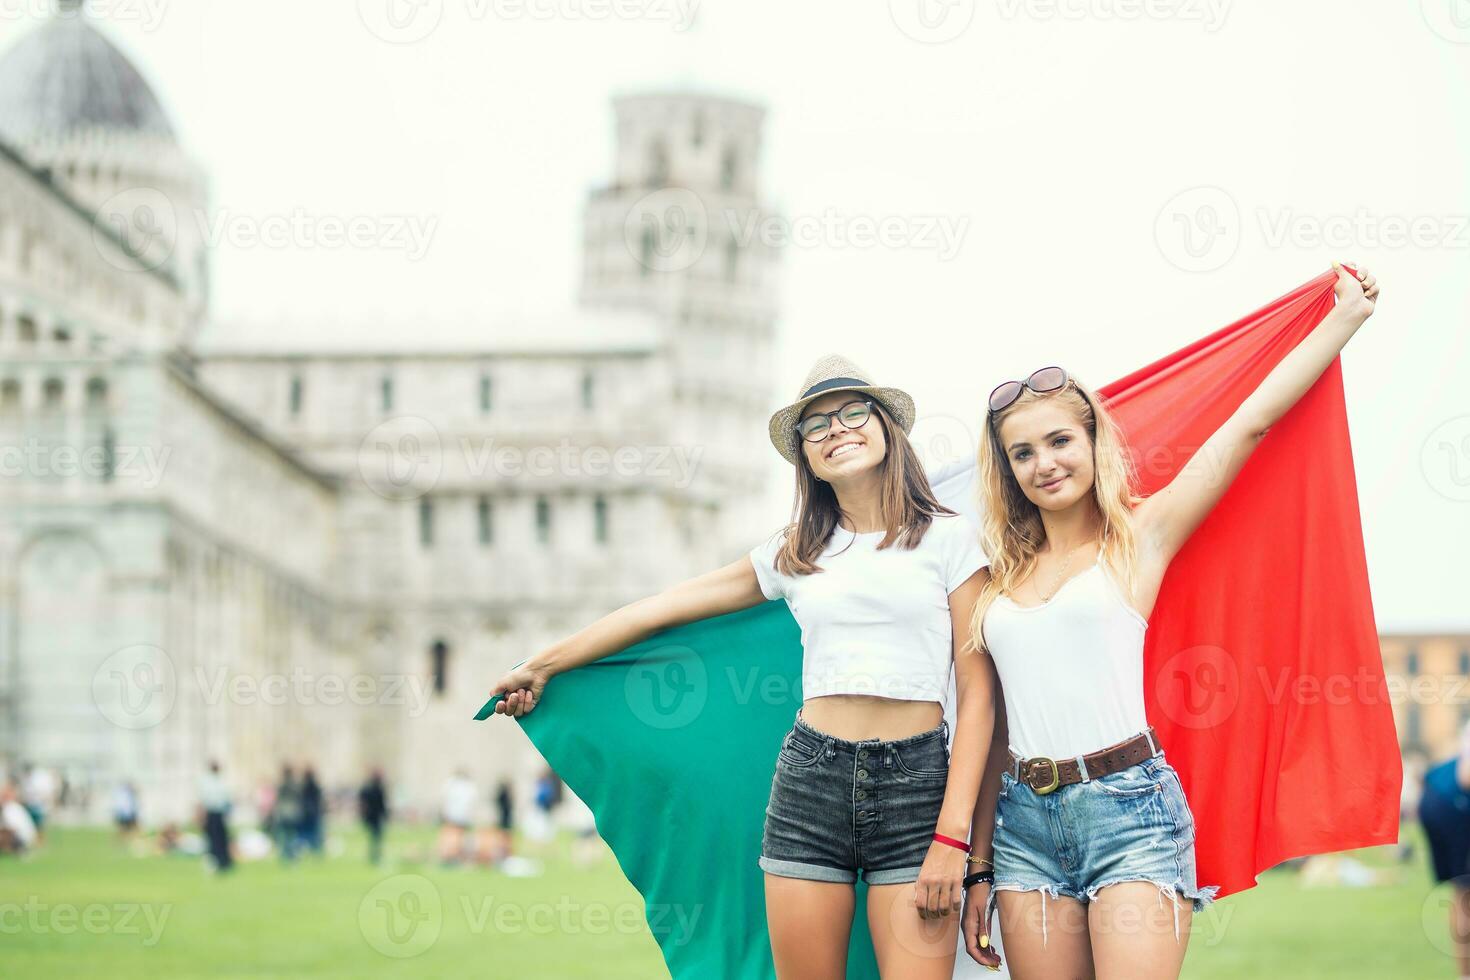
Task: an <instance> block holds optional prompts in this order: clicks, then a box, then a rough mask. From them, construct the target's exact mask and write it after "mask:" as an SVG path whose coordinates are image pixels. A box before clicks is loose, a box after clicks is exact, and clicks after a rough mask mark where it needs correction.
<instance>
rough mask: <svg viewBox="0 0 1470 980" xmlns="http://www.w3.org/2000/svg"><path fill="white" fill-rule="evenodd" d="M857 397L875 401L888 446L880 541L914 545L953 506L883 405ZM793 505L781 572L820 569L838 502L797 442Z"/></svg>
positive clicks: (780, 561) (781, 552)
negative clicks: (883, 531) (934, 485)
mask: <svg viewBox="0 0 1470 980" xmlns="http://www.w3.org/2000/svg"><path fill="white" fill-rule="evenodd" d="M859 397H863V398H866V399H868V400H869V401H871V402H872V403H873V419H876V420H877V422H878V424H879V425H880V426H882V428H883V441H884V443H885V444H886V446H887V449H886V450H885V451H884V453H883V461H882V462H881V463H879V464H878V465H879V467H881V484H882V490H881V491H880V497H879V507H880V509H881V510H882V514H883V526H884V527H885V528H886V530H887V533H886V534H884V535H883V540H882V541H881V542H879V544H878V547H879V548H880V549H881V548H887V547H888V546H890V545H892V544H897V545H898V546H899V547H901V548H905V549H913V548H917V547H918V546H919V542H921V541H923V540H924V535H925V534H926V533H927V532H928V530H929V525H930V524H931V523H932V522H933V519H934V518H935V517H937V516H939V515H941V514H954V513H955V512H954V511H952V510H950V509H949V508H948V507H946V506H944V505H943V504H941V503H940V502H939V499H938V498H937V497H935V496H934V490H933V489H932V488H931V487H930V486H929V476H928V474H927V473H925V472H924V465H923V463H922V462H921V461H920V460H919V456H918V453H917V452H915V450H914V446H913V443H911V442H909V438H908V434H907V433H905V432H904V431H903V429H902V428H900V427H899V426H898V424H897V423H896V422H894V420H893V416H892V415H890V414H889V413H888V408H887V406H885V405H884V404H883V403H882V402H881V401H879V400H878V399H877V398H874V397H873V396H872V395H863V394H861V393H860V395H859ZM870 421H871V420H870ZM791 509H792V517H793V520H792V522H791V523H790V524H789V525H787V526H786V527H785V528H784V529H783V531H785V532H786V540H785V543H784V544H783V545H782V547H781V549H780V550H779V551H778V552H777V553H776V561H775V565H776V569H777V570H778V571H779V572H781V574H783V575H810V574H812V573H813V572H820V571H821V570H822V568H821V566H820V565H818V564H817V558H818V557H820V556H821V554H822V551H823V550H824V549H825V548H826V547H827V542H828V540H829V539H830V538H831V537H832V532H833V531H834V530H836V528H837V526H838V519H839V518H840V517H841V516H842V508H841V507H840V506H839V504H838V501H837V492H836V491H835V490H833V489H832V484H830V483H827V482H826V481H824V480H821V479H818V478H817V475H816V474H815V473H813V472H812V468H811V464H810V463H809V462H808V461H807V458H806V453H805V452H804V451H803V450H802V448H801V447H800V446H798V447H797V452H796V495H795V498H794V499H793V501H792V508H791Z"/></svg>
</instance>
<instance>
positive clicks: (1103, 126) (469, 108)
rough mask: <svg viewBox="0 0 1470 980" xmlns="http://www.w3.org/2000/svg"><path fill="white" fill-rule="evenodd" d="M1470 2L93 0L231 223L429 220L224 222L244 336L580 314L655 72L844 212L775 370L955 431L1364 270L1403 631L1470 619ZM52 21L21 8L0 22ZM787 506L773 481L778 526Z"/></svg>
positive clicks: (814, 248) (29, 0)
mask: <svg viewBox="0 0 1470 980" xmlns="http://www.w3.org/2000/svg"><path fill="white" fill-rule="evenodd" d="M1456 2H1457V0H1423V2H1422V3H1420V2H1418V0H1404V2H1399V3H1393V4H1385V3H1381V2H1376V3H1375V2H1369V0H1357V2H1332V3H1329V2H1326V0H1309V2H1306V0H1295V2H1292V3H1290V4H1286V3H1270V2H1266V0H1250V2H1246V0H1238V2H1229V0H1147V2H1145V0H1052V2H1046V0H986V2H978V3H977V2H970V0H947V2H941V0H922V2H921V0H892V2H884V0H875V2H872V3H866V4H853V5H838V4H793V3H790V2H768V0H709V2H705V3H702V4H697V5H692V0H666V2H665V0H637V2H636V3H635V2H633V0H617V3H616V4H615V3H613V2H612V0H583V2H582V3H577V2H574V0H521V2H515V3H512V2H511V0H502V2H500V3H499V4H493V3H491V2H490V0H416V2H413V0H359V2H353V0H346V2H339V3H331V4H316V3H312V4H304V3H299V2H297V3H285V2H279V0H257V2H253V3H249V4H244V3H226V2H213V0H210V2H205V0H191V2H189V3H187V4H186V3H182V2H177V0H175V2H171V3H170V2H162V0H113V2H112V3H110V4H108V5H106V6H99V7H98V12H99V13H101V14H102V15H103V16H102V19H104V20H106V21H107V28H108V29H109V30H110V33H111V35H112V36H113V37H114V38H116V39H118V41H119V43H120V45H121V46H122V47H123V48H124V49H125V50H126V51H128V52H129V54H130V55H132V56H133V57H134V59H135V60H136V61H137V62H138V63H139V65H140V67H141V68H142V70H143V71H144V72H145V74H146V75H147V76H148V77H149V79H150V80H151V81H152V82H153V83H154V85H155V87H156V88H157V90H158V92H159V94H160V96H161V98H162V99H163V101H164V103H165V106H166V108H167V109H168V111H169V112H170V114H171V116H172V117H173V119H174V121H175V124H176V125H177V127H178V129H179V130H180V132H181V134H182V138H183V141H184V143H185V145H186V147H187V148H188V149H189V150H190V152H191V153H193V154H194V155H195V156H196V157H197V158H198V159H199V160H200V161H201V162H202V164H203V165H204V166H205V168H206V169H207V171H208V173H209V174H210V179H211V187H212V195H213V197H212V205H213V214H214V216H215V218H216V219H217V220H223V221H224V222H225V223H226V225H229V224H230V223H231V222H236V223H243V224H246V225H249V224H251V223H254V224H255V225H257V226H258V225H259V223H260V222H261V221H262V220H264V219H266V218H270V217H273V216H290V215H293V214H300V215H305V216H307V218H308V220H310V219H313V218H321V217H323V216H328V217H342V218H348V217H353V216H368V217H369V218H372V219H374V220H378V221H381V222H383V223H384V226H385V227H386V225H387V223H388V219H392V218H397V217H400V216H401V217H402V218H403V220H404V221H406V222H407V223H408V224H409V225H410V226H411V227H417V228H418V229H419V230H420V231H421V232H425V235H424V237H423V238H422V239H414V238H413V237H412V236H411V235H409V234H407V233H405V234H403V235H400V236H399V240H398V241H397V242H394V243H391V244H389V245H388V246H386V247H373V248H333V247H324V246H321V245H316V244H313V243H310V242H297V243H295V244H293V245H291V246H288V247H284V248H282V247H274V246H272V247H266V246H261V245H248V244H230V243H229V242H228V241H225V242H223V243H221V244H220V245H219V246H217V248H216V249H215V254H214V262H213V264H214V272H215V281H216V294H215V307H214V313H215V318H216V320H217V322H218V323H219V324H221V325H223V326H224V327H225V328H227V329H240V330H246V329H254V328H253V327H251V326H250V325H251V324H258V323H260V322H263V321H272V320H279V319H281V318H283V317H285V318H288V319H289V320H291V321H293V322H298V323H307V324H311V325H313V328H314V329H317V330H320V331H322V332H332V333H338V334H340V333H341V332H344V331H349V332H352V333H353V334H356V333H361V334H362V335H363V336H364V337H371V336H381V335H382V334H383V333H384V332H402V331H413V332H417V333H420V334H422V333H425V332H432V331H435V330H451V329H456V324H458V325H459V332H463V325H464V324H465V323H466V322H469V323H475V322H491V321H493V320H494V319H495V318H497V317H499V316H502V315H505V314H514V313H515V312H517V311H526V312H545V311H551V310H556V309H561V308H565V307H567V306H568V305H570V304H571V303H572V301H573V296H574V293H575V289H576V285H577V280H578V276H579V272H580V259H579V244H580V242H579V235H580V217H581V210H582V206H583V203H584V200H585V195H586V193H587V191H588V189H589V188H591V187H593V186H596V185H599V184H602V183H604V182H605V181H606V179H607V175H608V174H609V170H610V162H609V161H610V157H611V152H612V125H613V118H612V111H611V104H610V98H611V97H612V96H613V95H617V94H622V93H626V92H636V91H641V90H647V89H657V88H668V87H694V88H697V89H700V90H705V91H709V92H712V93H718V94H724V95H731V96H735V97H739V98H743V99H748V100H751V101H755V102H758V103H760V104H762V105H764V106H766V107H767V109H768V112H769V115H768V118H767V123H766V130H765V154H764V158H763V160H762V161H761V181H762V185H763V195H764V198H765V201H766V203H767V204H768V205H769V206H770V207H771V208H773V209H774V210H775V211H777V212H779V213H781V214H784V215H786V216H788V217H791V218H793V219H797V220H805V221H808V222H817V221H825V220H827V216H829V215H836V216H839V220H837V221H836V222H835V224H833V227H836V228H837V229H838V230H837V231H836V232H833V233H825V234H823V235H821V236H819V238H818V241H817V242H815V243H814V244H807V245H793V246H790V247H788V248H787V249H786V250H785V254H784V258H783V261H782V273H781V277H782V280H783V290H782V298H781V318H780V330H781V338H782V339H781V344H780V349H779V355H780V356H779V368H778V373H777V377H776V378H775V379H774V380H775V383H776V385H777V387H778V390H779V391H781V392H785V391H787V390H788V389H792V388H794V387H795V386H796V384H797V383H798V382H799V381H800V379H801V376H802V375H803V374H804V373H805V371H806V369H807V367H808V365H809V364H810V362H811V361H812V360H813V359H814V358H815V357H816V356H817V355H819V354H821V353H824V352H826V351H828V350H833V349H836V350H841V351H844V352H846V353H848V354H850V355H851V356H853V357H854V358H855V359H857V360H858V361H859V363H864V364H869V365H874V366H879V365H881V369H882V371H883V372H884V380H885V381H890V382H892V383H895V384H898V385H900V386H903V387H905V388H907V389H908V390H909V391H911V392H912V393H913V394H914V396H915V398H916V400H917V402H918V406H919V412H920V415H921V416H931V417H935V416H937V417H951V418H952V419H953V420H954V421H953V422H946V423H943V424H945V425H960V423H959V421H958V420H961V419H974V418H976V417H977V416H978V412H979V407H980V403H981V400H982V399H983V396H984V393H985V392H988V391H989V389H990V388H991V387H992V386H993V385H994V384H995V383H997V382H998V381H999V380H1003V379H1005V378H1009V377H1021V376H1024V375H1025V374H1026V373H1028V372H1029V371H1030V370H1032V369H1034V368H1036V367H1038V366H1040V365H1043V364H1048V363H1053V362H1058V361H1060V362H1062V363H1064V364H1066V365H1068V366H1070V367H1071V369H1072V370H1073V371H1074V372H1075V373H1076V374H1078V375H1079V376H1080V377H1082V378H1083V379H1084V380H1085V381H1087V382H1088V383H1090V384H1093V385H1102V384H1104V383H1106V382H1108V381H1111V380H1113V379H1114V378H1117V377H1119V376H1121V375H1122V374H1124V373H1126V372H1128V371H1130V370H1132V369H1134V368H1137V367H1139V366H1141V365H1143V364H1145V363H1147V362H1148V361H1151V360H1153V359H1154V358H1156V357H1158V356H1160V355H1162V354H1165V353H1167V352H1169V351H1171V350H1174V349H1176V348H1178V347H1180V346H1182V345H1184V344H1186V343H1188V342H1189V341H1191V340H1194V339H1196V338H1198V337H1200V336H1202V335H1203V334H1205V333H1208V332H1210V331H1212V330H1214V329H1216V328H1218V327H1219V326H1222V325H1224V324H1225V323H1227V322H1229V321H1230V320H1232V319H1235V318H1236V317H1238V316H1240V315H1242V314H1244V313H1246V312H1249V311H1250V310H1252V309H1255V308H1257V307H1259V306H1261V305H1263V304H1265V303H1266V302H1268V301H1269V300H1271V299H1273V298H1275V297H1276V296H1278V295H1280V294H1281V293H1283V292H1285V291H1287V290H1289V289H1291V288H1292V287H1294V286H1296V285H1297V284H1299V283H1301V282H1303V281H1305V280H1307V279H1309V278H1311V277H1312V276H1314V275H1316V274H1317V273H1318V272H1319V271H1321V270H1322V269H1324V268H1325V267H1326V266H1327V264H1328V262H1329V260H1330V259H1331V258H1332V257H1334V256H1337V257H1341V258H1345V259H1358V260H1359V261H1361V262H1362V263H1364V264H1366V265H1367V266H1369V267H1370V268H1371V269H1372V270H1373V271H1374V272H1375V273H1376V274H1377V275H1378V276H1379V277H1380V279H1381V280H1382V282H1383V288H1384V298H1383V300H1382V302H1381V305H1380V309H1379V312H1378V313H1377V314H1376V315H1375V316H1374V317H1373V318H1372V319H1371V320H1370V321H1369V322H1368V324H1367V325H1366V326H1365V327H1364V328H1363V330H1362V331H1361V332H1360V333H1359V335H1358V336H1357V337H1356V338H1355V339H1354V340H1353V342H1352V343H1351V344H1350V345H1349V346H1348V348H1347V350H1346V352H1345V354H1344V358H1343V362H1344V370H1345V374H1346V383H1347V396H1348V404H1349V413H1350V424H1351V427H1352V437H1353V447H1354V452H1355V455H1356V459H1357V467H1358V478H1359V488H1360V493H1361V501H1362V506H1363V510H1364V525H1365V528H1366V532H1367V549H1368V559H1369V566H1370V570H1371V574H1372V587H1373V593H1374V601H1375V607H1376V610H1377V615H1378V621H1379V627H1380V629H1381V630H1384V631H1394V630H1433V629H1438V628H1458V629H1467V628H1470V571H1467V557H1470V395H1467V388H1466V378H1465V374H1466V367H1467V362H1470V342H1467V340H1466V323H1467V299H1470V297H1467V282H1470V277H1467V260H1470V227H1467V221H1470V186H1467V174H1470V146H1467V122H1466V121H1467V119H1470V94H1467V93H1470V18H1460V19H1458V20H1457V19H1456V18H1455V17H1454V16H1453V15H1454V13H1455V12H1456V11H1455V7H1454V4H1455V3H1456ZM390 3H391V4H393V5H394V6H393V7H392V9H390ZM44 7H45V0H0V32H3V33H0V45H8V44H9V43H10V42H11V41H12V40H13V39H14V38H15V37H16V36H18V35H19V34H21V33H23V32H24V31H25V30H27V29H29V28H31V27H32V26H34V24H35V23H36V22H37V18H38V16H39V15H38V13H37V12H36V8H41V9H44ZM1462 20H1463V21H1464V26H1461V23H1460V22H1461V21H1462ZM855 217H866V218H870V219H874V220H878V219H894V220H895V221H896V222H897V224H896V226H895V227H897V228H898V229H899V230H900V236H901V239H902V240H901V241H897V242H896V243H895V244H889V245H883V244H879V245H873V246H867V247H862V246H859V245H857V244H854V242H853V241H852V240H851V236H850V234H849V233H848V232H847V231H844V229H852V228H853V227H854V226H853V225H852V224H851V220H852V219H853V218H855ZM930 225H932V226H933V227H935V228H947V229H949V232H950V234H951V236H952V237H951V238H947V239H946V238H942V237H940V236H939V235H938V234H937V233H928V232H926V231H925V229H926V228H927V227H929V226H930ZM772 408H773V409H774V408H775V406H774V405H773V406H772ZM751 438H752V439H756V440H761V441H762V442H763V441H764V439H765V434H764V432H763V431H760V432H752V434H751ZM772 465H773V472H776V473H779V474H780V477H779V486H780V487H781V488H782V490H783V492H784V488H785V485H786V481H787V479H788V473H789V470H788V469H786V468H785V464H784V463H780V462H779V460H777V459H776V456H775V454H774V453H772ZM785 516H786V507H785V505H784V501H781V502H777V503H775V504H774V505H773V509H772V522H773V524H774V523H778V522H780V521H781V520H784V518H785Z"/></svg>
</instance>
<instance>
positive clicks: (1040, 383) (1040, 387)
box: [990, 367, 1071, 416]
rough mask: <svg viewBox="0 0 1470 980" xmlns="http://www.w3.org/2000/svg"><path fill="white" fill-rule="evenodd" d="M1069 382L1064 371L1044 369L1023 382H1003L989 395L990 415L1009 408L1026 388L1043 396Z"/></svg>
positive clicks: (1034, 372)
mask: <svg viewBox="0 0 1470 980" xmlns="http://www.w3.org/2000/svg"><path fill="white" fill-rule="evenodd" d="M1070 380H1071V378H1069V377H1068V376H1067V372H1066V371H1065V370H1064V369H1062V368H1059V367H1044V368H1041V369H1039V370H1037V371H1033V372H1032V373H1031V377H1029V378H1027V379H1026V380H1025V381H1004V382H1002V383H1000V384H998V385H996V386H995V390H994V391H992V392H991V393H990V414H991V415H992V416H993V415H995V413H996V412H1000V411H1003V410H1004V409H1006V408H1007V407H1009V406H1010V405H1011V403H1013V402H1014V401H1015V400H1016V399H1017V398H1020V397H1021V392H1023V391H1025V390H1026V389H1027V388H1030V389H1031V390H1032V391H1034V392H1036V393H1037V394H1038V395H1044V394H1046V393H1047V392H1049V391H1057V390H1059V389H1061V388H1065V387H1066V386H1067V382H1068V381H1070Z"/></svg>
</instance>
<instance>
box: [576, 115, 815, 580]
mask: <svg viewBox="0 0 1470 980" xmlns="http://www.w3.org/2000/svg"><path fill="white" fill-rule="evenodd" d="M614 109H615V114H616V122H615V126H616V134H615V139H616V145H615V152H614V157H613V178H612V182H611V183H610V184H608V185H606V186H603V187H599V188H595V189H594V190H593V191H592V192H591V193H590V195H589V197H588V201H587V205H586V208H585V214H584V230H583V263H582V282H581V294H580V302H581V303H582V305H583V306H586V307H594V308H597V307H601V308H611V309H637V310H643V311H647V312H651V313H654V314H656V315H657V317H658V320H659V322H660V324H661V329H662V331H663V344H664V349H665V352H666V357H665V358H664V359H663V362H662V364H661V369H662V371H663V372H664V374H665V376H664V377H662V378H659V379H657V381H658V383H660V384H661V385H662V386H663V388H664V390H665V391H667V393H668V403H667V407H666V411H667V423H668V424H667V426H666V431H667V432H668V433H669V437H670V439H671V441H672V442H673V444H674V445H675V446H679V447H683V448H685V449H686V450H688V451H690V452H692V453H697V454H698V459H699V462H698V465H697V467H696V468H695V470H694V472H695V477H694V480H693V483H692V485H691V486H689V487H687V488H683V490H684V492H683V493H680V494H679V495H678V497H679V500H680V503H679V509H680V513H679V514H678V515H677V520H678V521H679V524H680V529H681V532H682V534H683V535H684V536H685V539H686V540H687V541H688V542H690V543H691V544H694V543H695V542H699V543H702V544H705V545H709V546H712V548H713V550H714V551H715V552H716V553H717V554H719V555H721V556H723V558H722V559H721V560H729V559H730V558H731V557H733V556H734V555H735V554H737V553H738V552H739V551H740V550H744V549H748V548H749V547H750V546H751V544H752V543H753V538H752V535H753V534H756V533H759V532H760V531H761V530H763V529H764V530H769V528H767V527H766V525H769V524H770V523H771V521H770V515H769V514H768V513H766V514H765V515H764V516H763V517H762V516H759V515H758V514H757V512H756V508H758V507H759V504H760V498H761V494H762V491H763V490H764V481H765V478H766V477H768V476H769V474H770V472H771V471H772V465H773V460H774V455H773V453H772V450H771V447H770V445H769V443H768V441H767V436H766V421H767V419H768V418H769V416H770V413H771V412H772V411H773V410H774V408H775V407H776V404H775V403H776V402H777V401H778V400H779V399H778V397H777V394H778V392H777V390H776V388H775V386H774V385H773V380H774V379H775V378H776V377H777V375H776V372H775V365H774V363H773V348H774V341H775V321H776V308H777V302H778V296H777V277H776V273H777V269H778V255H777V253H776V250H775V249H774V248H773V247H771V246H770V245H768V244H764V243H763V240H764V241H770V240H771V237H770V236H769V235H768V234H767V235H763V232H769V231H770V230H771V229H770V227H769V226H770V223H771V222H773V221H775V220H777V216H775V215H774V214H772V213H771V212H770V211H769V210H768V209H767V208H766V206H765V204H764V203H763V201H762V198H761V187H760V182H759V175H760V153H761V132H762V123H763V121H764V118H765V110H764V109H762V108H761V107H759V106H755V105H751V104H748V103H744V102H739V101H735V100H733V99H727V98H718V97H714V96H708V95H700V94H693V93H688V92H664V93H642V94H637V95H628V96H624V97H621V98H618V99H615V100H614ZM787 373H789V372H787ZM782 376H784V375H782Z"/></svg>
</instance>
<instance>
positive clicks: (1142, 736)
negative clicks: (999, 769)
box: [1006, 725, 1164, 796]
mask: <svg viewBox="0 0 1470 980" xmlns="http://www.w3.org/2000/svg"><path fill="white" fill-rule="evenodd" d="M1163 751H1164V750H1163V747H1162V746H1160V745H1159V740H1158V737H1157V736H1156V735H1154V729H1153V726H1152V725H1150V726H1149V727H1148V728H1146V729H1144V730H1143V731H1142V732H1140V733H1139V734H1137V735H1135V736H1133V737H1132V738H1129V739H1125V740H1123V741H1121V742H1119V743H1117V744H1116V745H1109V746H1108V747H1107V748H1105V749H1098V750H1097V751H1096V752H1089V753H1088V754H1087V755H1084V756H1073V757H1072V758H1070V759H1048V758H1047V757H1046V756H1040V755H1038V756H1033V757H1032V758H1030V759H1023V758H1021V757H1020V756H1018V755H1016V753H1014V752H1012V751H1011V750H1010V749H1007V750H1006V754H1007V755H1009V756H1010V759H1011V775H1012V776H1014V777H1015V778H1016V781H1017V782H1020V783H1025V784H1026V785H1027V786H1029V787H1031V788H1032V789H1033V790H1035V791H1036V792H1037V793H1039V794H1041V795H1043V796H1044V795H1046V794H1047V793H1050V792H1052V791H1053V790H1055V789H1057V788H1058V787H1061V786H1066V785H1068V784H1070V783H1080V782H1082V766H1083V765H1085V766H1086V767H1087V778H1088V779H1097V778H1098V777H1100V776H1106V775H1108V774H1109V773H1114V772H1118V771H1119V770H1122V769H1127V768H1128V767H1129V766H1133V765H1137V764H1138V763H1140V762H1142V761H1143V760H1145V759H1149V758H1152V757H1153V756H1156V755H1159V754H1161V753H1162V752H1163ZM1079 763H1080V764H1079Z"/></svg>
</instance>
